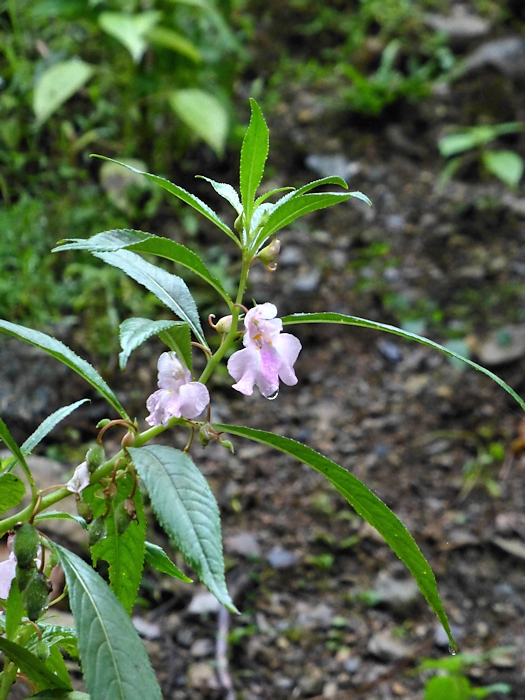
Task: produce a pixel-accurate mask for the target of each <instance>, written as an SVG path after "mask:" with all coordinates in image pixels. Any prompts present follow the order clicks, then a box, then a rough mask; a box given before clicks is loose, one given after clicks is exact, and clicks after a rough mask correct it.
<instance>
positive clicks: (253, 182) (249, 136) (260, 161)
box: [239, 99, 270, 229]
mask: <svg viewBox="0 0 525 700" xmlns="http://www.w3.org/2000/svg"><path fill="white" fill-rule="evenodd" d="M250 105H251V109H252V113H251V117H250V123H249V125H248V130H247V131H246V134H245V136H244V140H243V142H242V148H241V164H240V172H239V177H240V189H241V201H242V204H243V208H244V217H245V224H246V228H247V229H248V228H249V225H250V221H251V218H252V212H253V201H254V199H255V194H256V192H257V189H258V187H259V185H260V184H261V180H262V176H263V173H264V165H265V163H266V159H267V158H268V149H269V147H270V146H269V144H270V140H269V133H270V132H269V129H268V126H267V124H266V122H265V120H264V116H263V113H262V111H261V108H260V107H259V105H258V104H257V102H256V101H255V100H254V99H250Z"/></svg>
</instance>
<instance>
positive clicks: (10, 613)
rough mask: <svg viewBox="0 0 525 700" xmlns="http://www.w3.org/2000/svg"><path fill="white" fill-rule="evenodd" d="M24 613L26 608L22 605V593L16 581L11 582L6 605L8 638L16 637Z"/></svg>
mask: <svg viewBox="0 0 525 700" xmlns="http://www.w3.org/2000/svg"><path fill="white" fill-rule="evenodd" d="M24 614H25V610H24V606H23V605H22V594H21V593H20V589H19V588H18V586H17V585H16V582H15V583H14V584H13V583H12V584H11V588H10V589H9V595H8V597H7V603H6V606H5V633H6V636H7V639H10V640H13V639H15V637H16V635H17V634H18V628H19V626H20V623H21V622H22V617H23V616H24Z"/></svg>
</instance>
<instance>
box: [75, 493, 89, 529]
mask: <svg viewBox="0 0 525 700" xmlns="http://www.w3.org/2000/svg"><path fill="white" fill-rule="evenodd" d="M77 513H78V514H79V515H80V517H81V518H84V520H85V521H86V523H87V524H88V525H89V523H90V522H91V521H92V520H93V509H92V508H91V506H90V505H89V503H86V502H85V501H81V500H80V499H79V500H78V501H77Z"/></svg>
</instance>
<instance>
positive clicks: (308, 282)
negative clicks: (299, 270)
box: [293, 268, 321, 292]
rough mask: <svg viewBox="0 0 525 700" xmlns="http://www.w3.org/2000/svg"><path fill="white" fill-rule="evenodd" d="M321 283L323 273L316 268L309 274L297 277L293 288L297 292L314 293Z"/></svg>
mask: <svg viewBox="0 0 525 700" xmlns="http://www.w3.org/2000/svg"><path fill="white" fill-rule="evenodd" d="M320 281H321V272H320V271H319V270H318V269H317V268H314V269H313V270H310V271H309V272H304V273H303V274H300V275H297V277H296V278H295V280H294V283H293V288H294V289H295V291H297V292H313V291H315V290H316V289H317V287H318V286H319V282H320Z"/></svg>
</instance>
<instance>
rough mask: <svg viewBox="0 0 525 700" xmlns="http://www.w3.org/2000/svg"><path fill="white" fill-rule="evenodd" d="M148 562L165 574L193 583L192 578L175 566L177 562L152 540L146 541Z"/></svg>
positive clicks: (146, 558)
mask: <svg viewBox="0 0 525 700" xmlns="http://www.w3.org/2000/svg"><path fill="white" fill-rule="evenodd" d="M145 560H146V563H147V564H149V565H150V566H153V567H154V568H155V569H157V571H160V572H161V573H163V574H168V576H173V578H178V579H180V580H181V581H185V582H186V583H193V580H192V579H191V578H188V577H187V576H186V575H185V574H183V573H182V571H181V570H180V569H179V568H177V567H176V566H175V564H174V563H173V562H172V561H171V559H170V558H169V557H168V555H167V554H166V552H165V551H164V550H163V549H162V547H159V546H158V545H156V544H152V543H151V542H146V557H145Z"/></svg>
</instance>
